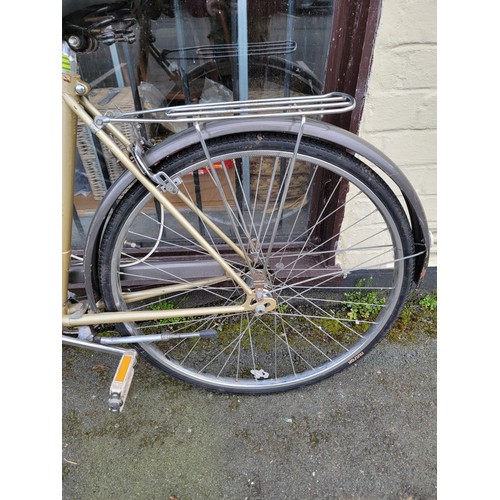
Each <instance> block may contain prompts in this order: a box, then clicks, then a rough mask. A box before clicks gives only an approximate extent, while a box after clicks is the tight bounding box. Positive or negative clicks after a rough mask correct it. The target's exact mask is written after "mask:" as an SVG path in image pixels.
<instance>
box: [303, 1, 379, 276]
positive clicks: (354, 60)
mask: <svg viewBox="0 0 500 500" xmlns="http://www.w3.org/2000/svg"><path fill="white" fill-rule="evenodd" d="M381 10H382V0H356V1H352V0H334V10H333V26H332V37H331V41H330V46H329V50H328V60H327V70H326V76H325V84H324V91H325V92H333V91H338V92H345V93H347V94H350V95H352V96H354V97H355V99H356V108H355V109H354V110H353V111H352V112H350V113H343V114H340V115H327V116H325V118H324V120H325V121H326V122H328V123H331V124H333V125H336V126H338V127H340V128H343V129H345V130H348V131H350V132H352V133H354V134H357V133H358V131H359V126H360V122H361V116H362V113H363V107H364V102H365V96H366V90H367V87H368V77H369V75H370V69H371V64H372V60H373V52H374V46H375V37H376V34H377V29H378V25H379V21H380V13H381ZM339 180H340V178H339V177H338V176H337V175H335V174H333V173H330V172H324V171H323V173H322V175H321V178H319V179H317V180H316V184H315V186H314V193H313V196H312V200H313V205H312V206H311V212H310V214H311V215H310V217H311V219H310V224H312V223H314V220H315V219H316V216H317V214H318V213H321V211H322V210H323V209H324V213H331V212H333V214H334V215H332V216H330V217H328V218H326V219H325V220H324V221H323V222H322V223H321V225H320V226H319V227H317V228H316V229H315V231H314V234H313V235H312V238H311V242H312V244H313V245H320V244H321V241H326V240H328V239H329V238H331V237H332V236H335V235H336V236H335V237H334V238H333V239H331V240H330V241H328V243H327V244H326V245H325V246H322V247H321V250H323V251H327V250H333V249H334V248H335V246H336V244H337V242H338V237H339V233H340V228H341V224H342V220H343V218H344V203H345V200H346V196H347V192H348V184H347V182H346V181H344V180H342V181H341V182H339ZM332 193H333V196H332ZM328 200H329V201H328ZM327 202H328V207H325V204H326V203H327ZM324 264H325V265H327V266H334V265H335V258H334V257H332V258H330V259H329V260H328V261H326V262H324Z"/></svg>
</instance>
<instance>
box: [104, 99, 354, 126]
mask: <svg viewBox="0 0 500 500" xmlns="http://www.w3.org/2000/svg"><path fill="white" fill-rule="evenodd" d="M355 106H356V101H355V99H354V97H352V96H350V95H348V94H344V93H342V92H331V93H329V94H324V95H318V96H299V97H279V98H275V99H256V100H251V101H232V102H217V103H208V104H187V105H183V106H175V107H168V108H157V109H148V110H141V111H132V112H127V113H117V112H115V111H108V112H107V113H106V115H105V116H97V117H96V118H95V122H96V124H97V125H99V126H102V125H104V124H106V123H110V122H140V123H162V122H180V123H194V122H197V123H201V122H211V121H219V120H235V119H243V118H272V117H277V116H283V115H286V116H287V117H288V116H313V115H331V114H337V113H347V112H348V111H352V110H353V109H354V108H355ZM153 115H154V116H153Z"/></svg>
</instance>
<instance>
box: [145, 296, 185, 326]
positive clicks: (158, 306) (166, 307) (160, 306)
mask: <svg viewBox="0 0 500 500" xmlns="http://www.w3.org/2000/svg"><path fill="white" fill-rule="evenodd" d="M149 308H150V309H152V310H153V311H172V310H174V309H177V307H176V305H175V304H174V303H173V302H170V300H162V301H161V302H156V303H154V304H150V306H149ZM182 320H183V318H164V319H159V320H158V323H159V324H160V325H167V324H170V323H179V322H181V321H182Z"/></svg>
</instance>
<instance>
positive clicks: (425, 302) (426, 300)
mask: <svg viewBox="0 0 500 500" xmlns="http://www.w3.org/2000/svg"><path fill="white" fill-rule="evenodd" d="M418 304H419V305H420V306H422V307H423V308H424V309H427V310H428V311H436V310H437V292H433V293H431V294H429V295H425V296H424V297H422V298H421V299H420V300H419V302H418Z"/></svg>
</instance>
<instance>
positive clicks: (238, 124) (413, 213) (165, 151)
mask: <svg viewBox="0 0 500 500" xmlns="http://www.w3.org/2000/svg"><path fill="white" fill-rule="evenodd" d="M300 127H301V120H300V118H283V117H279V118H266V119H241V120H231V121H220V122H213V123H208V124H203V125H201V133H202V134H203V137H204V139H205V140H210V139H214V138H216V137H222V136H225V135H229V134H237V133H245V132H282V133H285V134H286V133H291V134H297V132H298V131H299V129H300ZM303 135H304V136H308V137H314V138H317V139H320V140H321V141H324V142H325V143H330V144H331V145H333V146H336V147H339V146H340V147H341V148H344V149H346V150H348V151H350V152H351V153H356V155H357V156H358V158H359V159H361V160H363V159H364V160H368V162H370V163H371V164H372V165H370V163H366V164H367V165H368V166H369V167H370V168H374V167H376V168H378V169H380V170H381V171H382V172H383V173H384V174H386V175H387V176H388V177H390V179H391V180H392V181H393V183H394V184H395V187H394V191H395V194H396V195H402V197H403V199H404V201H405V203H406V208H407V213H408V216H409V221H410V225H411V228H412V233H413V238H414V241H415V248H416V253H417V254H418V255H417V257H416V258H415V274H414V277H413V280H414V282H415V283H416V284H417V285H418V284H419V282H420V281H421V280H422V278H423V276H424V274H425V271H426V268H427V264H428V261H429V252H430V247H431V235H430V232H429V229H428V225H427V220H426V217H425V213H424V209H423V207H422V204H421V202H420V200H419V198H418V196H417V193H416V192H415V190H414V189H413V187H412V185H411V184H410V182H409V180H408V179H407V177H406V176H405V175H404V174H403V172H402V171H401V169H399V168H398V167H397V166H396V165H395V164H394V163H393V162H392V161H391V160H390V159H389V158H388V157H387V156H386V155H385V154H384V153H382V152H381V151H379V150H378V149H377V148H375V147H374V146H372V145H371V144H370V143H368V142H367V141H365V140H363V139H361V138H360V137H358V136H357V135H354V134H352V133H350V132H346V131H345V130H343V129H340V128H338V127H335V126H332V125H329V124H327V123H324V122H319V121H316V120H308V121H306V123H305V124H304V129H303ZM199 142H200V138H199V135H198V132H197V131H196V130H195V129H194V128H192V127H191V128H188V129H186V130H184V131H182V132H180V133H178V134H175V135H174V136H172V137H170V138H168V139H166V140H165V141H163V142H162V143H160V144H158V145H156V146H155V147H153V148H151V149H150V150H149V151H148V152H147V153H146V155H145V160H146V162H147V163H148V165H150V166H152V165H154V164H155V163H157V162H158V161H160V160H162V159H163V158H165V157H166V156H170V155H172V154H174V153H176V152H178V151H180V150H182V149H184V148H187V147H189V146H192V145H193V144H197V143H199ZM373 166H374V167H373ZM133 181H134V176H133V175H132V174H131V173H130V172H128V171H127V172H125V173H123V174H122V175H121V177H120V178H119V179H118V180H117V181H116V182H115V183H114V184H113V185H112V186H111V188H110V189H109V191H108V192H107V194H106V196H105V197H104V199H103V200H102V202H101V204H100V205H99V208H98V209H97V211H96V213H95V215H94V218H93V220H92V223H91V225H90V228H89V232H88V236H87V243H86V247H85V259H84V269H83V271H84V276H85V288H86V293H87V298H88V300H89V305H90V306H91V308H92V309H94V310H96V293H97V294H98V292H97V290H98V287H97V280H96V262H97V254H98V249H99V242H100V237H101V234H102V231H103V229H104V227H105V225H106V221H107V219H108V216H109V213H110V211H111V210H112V209H113V207H114V205H115V204H116V202H117V201H118V198H119V197H120V195H121V194H122V193H123V191H124V190H125V189H126V188H127V187H128V186H129V185H130V184H131V183H132V182H133ZM397 190H399V192H397Z"/></svg>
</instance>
